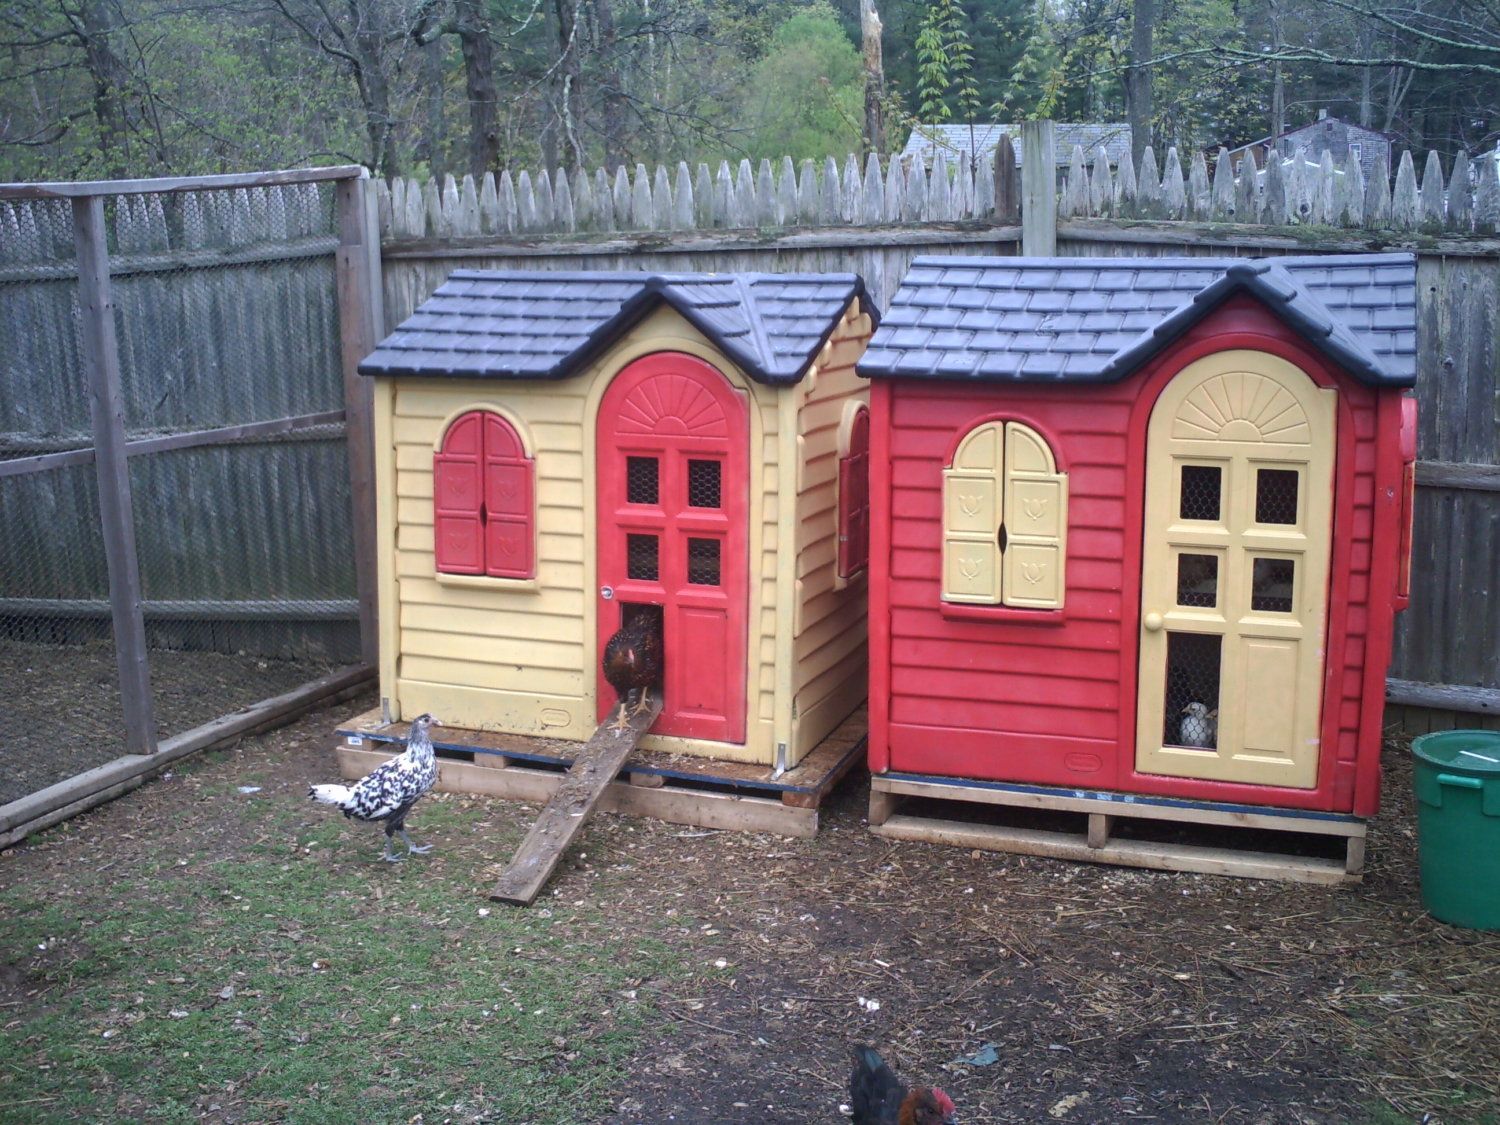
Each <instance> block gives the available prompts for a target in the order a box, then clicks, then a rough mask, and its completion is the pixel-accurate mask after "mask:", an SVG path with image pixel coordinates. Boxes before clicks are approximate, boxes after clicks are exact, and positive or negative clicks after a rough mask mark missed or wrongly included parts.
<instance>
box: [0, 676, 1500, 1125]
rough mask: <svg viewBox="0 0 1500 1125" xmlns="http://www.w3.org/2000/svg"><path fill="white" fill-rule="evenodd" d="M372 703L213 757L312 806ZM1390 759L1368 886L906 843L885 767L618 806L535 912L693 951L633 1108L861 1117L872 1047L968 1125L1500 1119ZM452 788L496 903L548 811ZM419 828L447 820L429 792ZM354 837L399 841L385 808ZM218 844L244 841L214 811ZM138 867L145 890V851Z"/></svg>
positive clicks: (1493, 1031)
mask: <svg viewBox="0 0 1500 1125" xmlns="http://www.w3.org/2000/svg"><path fill="white" fill-rule="evenodd" d="M367 705H368V704H367V703H366V702H364V701H359V700H357V701H355V702H354V703H351V704H346V705H344V707H343V708H341V709H340V710H339V712H338V713H337V714H335V713H332V712H326V711H325V712H322V713H320V714H315V715H313V716H310V717H308V718H307V719H304V720H302V721H301V722H299V723H298V724H296V725H295V726H293V727H291V728H287V729H286V730H284V731H280V732H275V733H273V734H270V735H266V736H263V737H261V738H259V739H255V740H252V741H251V742H249V743H247V744H246V745H245V746H243V747H242V748H241V749H239V750H238V751H236V752H233V753H216V754H213V755H209V756H208V757H207V758H206V759H205V760H204V761H203V762H202V763H201V764H199V765H196V766H194V767H192V768H193V769H194V771H195V774H196V775H197V776H200V777H203V778H206V779H207V780H208V781H210V782H214V781H217V782H219V783H228V782H231V781H232V780H233V778H234V777H235V776H236V775H237V774H240V773H242V772H243V770H244V768H245V763H246V761H247V760H253V761H254V763H255V765H256V768H257V770H259V771H260V772H262V773H263V774H264V775H265V776H268V777H274V778H275V779H276V780H275V781H274V782H272V783H268V790H269V794H268V795H271V796H274V797H275V799H277V800H285V801H287V802H302V801H304V799H305V797H304V795H305V793H306V786H307V784H308V783H309V782H311V781H320V780H328V779H329V778H330V777H331V776H332V775H333V765H332V756H331V754H330V753H329V752H328V746H329V740H327V739H323V738H321V737H320V734H321V732H324V731H327V730H329V729H331V727H332V726H333V724H334V722H335V720H336V719H339V718H343V717H345V716H347V715H352V714H355V713H357V712H358V711H360V710H362V709H363V708H364V707H365V706H367ZM1386 766H1387V775H1386V794H1387V799H1386V802H1385V808H1384V810H1383V811H1382V813H1381V815H1380V816H1379V818H1378V819H1377V820H1376V821H1375V823H1374V825H1373V828H1372V834H1371V839H1370V853H1369V864H1370V866H1369V874H1368V875H1367V877H1366V879H1365V882H1364V883H1363V884H1362V885H1360V886H1358V887H1351V888H1342V889H1328V888H1321V887H1310V886H1302V885H1296V884H1277V883H1268V882H1253V881H1248V880H1237V879H1227V878H1217V877H1210V876H1199V875H1181V874H1170V873H1156V872H1141V871H1133V870H1126V869H1120V868H1111V867H1101V866H1089V865H1079V864H1072V863H1066V862H1058V861H1050V860H1041V859H1029V858H1022V857H1017V856H1008V855H994V854H987V853H986V854H980V853H971V852H969V851H966V850H955V849H952V848H944V847H938V846H929V845H920V844H907V843H892V842H887V841H883V840H880V839H878V838H876V837H874V836H872V835H871V834H870V833H869V832H868V830H867V829H866V827H865V825H864V823H863V819H862V818H863V814H864V810H865V801H866V797H867V782H866V781H865V780H864V779H863V778H862V777H861V776H858V775H856V776H855V777H853V778H851V779H850V780H849V781H847V782H845V783H844V785H843V786H841V788H840V789H839V790H838V791H837V793H836V794H835V796H834V798H833V799H832V801H831V803H830V805H828V806H826V807H825V809H824V818H823V828H822V831H821V832H820V834H819V835H818V836H817V838H816V839H813V840H790V839H784V838H779V837H772V836H762V835H740V834H733V833H727V832H711V831H704V830H700V829H690V828H683V827H680V826H674V825H667V824H662V823H658V822H654V821H648V820H627V819H623V818H619V817H615V816H608V815H606V816H600V817H599V818H597V819H596V820H595V821H594V822H592V823H591V824H590V825H589V826H588V827H587V828H586V829H585V831H584V833H583V836H582V840H581V843H580V844H578V845H577V846H575V848H574V849H573V851H572V852H570V854H569V855H568V856H567V857H566V858H565V860H564V862H563V864H562V866H561V867H560V868H559V872H558V874H557V876H556V877H555V878H554V880H553V883H552V884H551V886H550V887H549V889H548V891H547V892H545V893H544V897H543V898H542V899H541V900H540V901H539V902H538V904H537V905H536V906H535V907H533V908H532V909H534V910H545V909H547V907H548V903H549V899H551V900H557V901H559V902H563V903H576V902H583V901H588V902H589V903H590V905H593V906H597V907H599V908H600V909H602V910H604V911H606V912H607V914H608V916H609V918H610V919H611V922H612V925H613V928H614V929H615V930H616V932H617V933H618V934H620V935H626V936H632V935H633V936H635V937H637V938H639V939H640V940H648V939H649V940H652V941H665V942H667V943H668V944H669V945H670V947H671V948H672V949H673V950H674V951H675V954H676V956H677V957H678V958H679V959H681V961H682V962H683V963H685V964H686V965H688V966H690V968H691V970H692V971H691V972H689V973H686V974H684V975H683V976H682V977H680V978H673V979H664V980H661V981H650V980H647V981H641V982H640V984H639V989H640V991H641V993H642V995H643V997H644V996H649V997H651V998H652V999H653V1000H654V1002H655V1012H656V1014H655V1016H653V1017H652V1018H653V1019H654V1020H655V1021H656V1026H655V1028H654V1033H648V1034H647V1035H646V1036H645V1037H644V1041H643V1046H642V1047H641V1048H640V1049H639V1051H638V1053H637V1055H636V1057H635V1058H634V1059H633V1060H632V1061H631V1062H630V1063H629V1065H628V1066H626V1067H624V1068H622V1069H621V1071H620V1073H619V1074H618V1076H617V1078H616V1080H615V1082H614V1084H613V1088H612V1091H611V1101H612V1103H613V1105H614V1106H615V1110H614V1112H613V1113H612V1114H611V1115H609V1116H608V1117H606V1118H604V1119H603V1120H604V1121H606V1122H609V1123H612V1125H626V1123H636V1122H691V1123H730V1122H757V1123H767V1125H768V1123H785V1125H797V1123H805V1122H818V1121H828V1122H834V1121H838V1120H841V1117H840V1112H839V1106H840V1103H841V1102H844V1101H847V1095H846V1089H847V1085H846V1084H847V1080H848V1072H849V1048H850V1044H851V1043H854V1042H869V1043H872V1044H874V1045H876V1046H877V1047H878V1048H879V1049H880V1050H881V1051H882V1052H883V1053H884V1054H885V1056H886V1058H887V1059H888V1060H889V1061H890V1062H891V1063H892V1065H893V1066H895V1067H896V1069H897V1070H898V1072H899V1073H901V1074H902V1075H903V1076H906V1077H908V1078H911V1079H920V1080H924V1081H928V1082H932V1083H934V1084H938V1085H941V1086H943V1087H944V1088H945V1089H946V1090H947V1091H948V1092H949V1094H950V1095H951V1096H952V1097H953V1099H954V1101H955V1102H956V1103H957V1105H958V1107H959V1111H960V1120H962V1121H963V1122H964V1123H965V1125H974V1123H978V1122H1051V1121H1067V1122H1116V1121H1127V1120H1129V1121H1134V1120H1140V1121H1166V1122H1175V1121H1183V1122H1255V1123H1273V1122H1277V1123H1279V1122H1397V1121H1411V1122H1419V1121H1428V1122H1431V1123H1438V1122H1460V1121H1472V1122H1481V1121H1495V1120H1500V1077H1497V1074H1500V1071H1497V1069H1496V1066H1495V1045H1496V1044H1497V1043H1500V934H1495V933H1491V934H1485V933H1478V932H1473V931H1464V930H1459V929H1455V928H1452V927H1449V926H1446V925H1443V924H1441V923H1438V922H1435V921H1433V920H1432V919H1431V918H1430V917H1428V916H1427V915H1426V914H1425V913H1424V912H1423V911H1422V909H1421V905H1420V901H1419V898H1418V891H1417V875H1416V862H1415V832H1414V824H1413V820H1412V803H1411V799H1410V771H1409V767H1408V764H1407V755H1406V752H1405V750H1404V748H1403V747H1400V746H1398V745H1394V744H1393V745H1392V746H1391V747H1389V748H1388V752H1387V756H1386ZM197 791H199V790H190V789H188V788H187V787H184V786H174V785H173V784H171V783H170V782H159V783H155V784H152V785H150V786H148V787H146V788H145V789H143V790H140V791H137V792H136V793H133V794H131V795H129V796H127V797H125V798H124V799H122V800H120V801H117V802H115V803H114V804H112V805H110V806H107V807H105V808H103V809H100V810H98V811H96V812H94V813H92V814H88V815H87V816H85V817H83V818H80V819H79V820H77V821H74V822H73V824H72V825H71V826H70V827H69V828H68V829H67V830H66V831H65V832H63V833H61V834H53V835H51V836H49V837H47V838H45V839H44V842H43V844H42V845H41V846H34V847H27V848H21V849H17V850H16V851H15V852H14V853H13V854H12V855H11V856H10V857H9V858H6V859H3V860H0V862H3V863H8V864H16V863H20V864H24V865H25V867H24V868H23V869H20V870H24V878H26V879H27V880H28V881H30V880H46V879H47V878H49V873H53V874H57V875H61V873H63V872H66V870H67V869H68V868H69V866H70V865H74V864H78V863H84V862H88V861H89V860H88V857H89V856H90V855H92V854H94V852H95V850H96V849H97V848H98V847H99V846H100V845H101V841H102V840H105V839H107V838H108V837H109V835H110V834H111V833H114V832H118V831H120V830H121V828H122V826H125V825H131V824H139V823H141V822H142V821H145V822H148V823H153V824H160V825H172V826H175V827H174V829H173V830H174V831H189V830H190V829H189V828H183V827H182V826H184V825H186V826H192V825H194V824H196V823H203V822H202V821H200V820H199V819H198V818H199V817H200V816H201V811H202V810H201V808H199V807H196V805H195V802H196V801H197V798H196V797H195V796H194V793H195V792H197ZM445 799H446V800H449V801H457V802H461V803H464V804H465V805H467V804H469V803H471V802H472V803H473V804H475V805H481V806H483V805H487V806H488V808H487V811H486V821H487V823H493V824H494V825H498V826H499V829H500V830H499V831H497V832H496V833H495V835H494V836H492V837H490V838H488V839H486V838H472V834H470V835H468V836H465V837H464V838H450V839H444V838H442V836H438V837H437V838H436V839H429V840H426V841H424V842H432V843H436V844H437V846H438V851H437V852H436V853H435V855H438V856H442V857H443V862H444V863H446V864H449V865H452V864H463V863H468V864H472V866H473V878H472V881H473V884H474V888H475V893H474V903H473V904H472V905H488V904H487V903H484V901H483V898H482V888H483V887H484V886H486V885H488V883H489V882H491V881H492V879H493V876H494V873H495V872H496V871H497V870H498V866H497V865H499V864H503V861H504V860H505V859H507V858H508V855H509V848H510V847H511V846H513V845H514V841H515V840H517V839H518V838H519V836H520V834H521V833H523V832H524V830H525V828H526V827H527V825H528V824H529V821H530V819H531V818H532V817H533V816H534V815H535V809H534V808H528V807H526V806H522V805H517V804H506V803H504V802H498V801H495V802H488V801H487V800H486V799H484V798H468V797H447V798H445ZM411 827H412V830H413V833H414V834H416V835H419V836H420V835H425V833H423V832H422V808H421V806H419V807H418V809H417V811H416V812H415V813H414V814H413V816H412V820H411ZM347 836H348V839H349V841H350V846H351V848H354V847H358V848H361V849H363V848H366V846H368V848H371V849H373V848H374V847H376V846H377V845H376V836H375V835H374V834H372V833H371V832H370V830H368V829H365V830H363V831H361V830H359V829H358V828H356V827H353V826H351V827H350V829H349V831H348V833H347ZM497 841H498V842H497ZM195 846H196V847H199V848H202V849H206V850H207V852H208V853H210V854H211V853H212V852H213V850H214V849H232V848H233V847H235V846H236V845H235V841H234V839H233V837H232V836H230V835H226V834H224V833H222V832H220V831H218V830H217V829H215V828H212V827H205V828H204V829H202V839H201V840H198V841H197V842H196V843H195ZM501 852H504V854H499V853H501ZM364 858H365V859H368V857H367V856H366V857H364ZM423 858H424V859H426V858H429V857H423ZM116 862H117V863H118V864H119V865H120V866H119V867H118V868H117V875H116V876H115V877H117V878H119V879H120V880H121V881H122V882H125V881H128V880H129V879H130V878H131V876H130V873H129V872H128V871H127V870H126V868H127V867H128V866H129V864H130V863H131V862H132V861H131V858H130V856H129V855H128V854H122V855H121V856H120V858H119V859H118V860H117V861H116ZM414 862H420V861H414ZM16 871H17V869H13V870H12V873H11V877H12V878H15V877H21V876H19V875H18V874H17V873H16ZM497 909H505V908H497ZM720 961H722V962H724V965H725V969H724V970H722V971H718V972H714V971H712V970H711V969H710V967H711V966H715V965H716V964H717V963H718V962H720ZM577 1019H578V1021H579V1023H580V1025H581V1026H586V1025H587V1024H588V1021H589V1019H590V1013H588V1012H579V1013H577ZM476 1049H484V1047H483V1045H482V1044H476ZM965 1060H970V1061H965Z"/></svg>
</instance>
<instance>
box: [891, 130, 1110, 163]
mask: <svg viewBox="0 0 1500 1125" xmlns="http://www.w3.org/2000/svg"><path fill="white" fill-rule="evenodd" d="M1053 128H1054V134H1053V135H1054V136H1055V137H1056V138H1057V166H1058V168H1060V169H1064V170H1066V168H1067V167H1068V162H1069V161H1070V160H1071V159H1072V157H1073V146H1074V145H1078V146H1079V147H1081V148H1082V149H1083V151H1084V155H1085V156H1086V157H1087V158H1088V159H1089V161H1090V162H1091V163H1092V161H1093V158H1094V150H1095V149H1096V148H1098V147H1099V146H1100V145H1103V146H1104V151H1105V152H1106V153H1107V154H1108V156H1109V164H1110V167H1111V168H1113V167H1115V166H1116V165H1117V164H1119V162H1120V160H1121V158H1122V157H1124V156H1125V154H1126V153H1128V152H1129V151H1130V126H1129V125H1127V124H1126V123H1125V122H1123V121H1106V122H1103V123H1101V124H1085V123H1069V122H1064V121H1060V122H1058V123H1057V124H1056V125H1055V126H1054V127H1053ZM1003 136H1009V137H1010V143H1011V144H1012V145H1013V146H1014V147H1015V150H1016V167H1018V168H1019V167H1021V165H1022V164H1023V163H1025V160H1026V154H1025V152H1024V151H1023V150H1022V145H1021V126H1020V124H1019V123H1017V124H1001V123H997V122H990V123H987V124H983V125H973V126H969V125H918V126H917V127H916V128H914V129H913V130H912V131H911V136H909V137H908V138H906V148H905V149H903V150H902V152H901V155H902V156H903V157H906V158H909V159H912V160H915V159H917V158H918V157H920V158H921V160H922V162H923V163H924V164H926V165H928V166H931V164H932V159H933V157H934V156H935V155H936V154H937V153H938V152H941V153H942V154H943V159H944V160H946V161H948V162H949V163H950V164H951V163H952V162H953V161H954V160H955V159H957V158H963V159H965V160H967V159H968V157H969V154H970V150H971V148H972V151H973V153H974V155H975V156H977V157H978V158H979V159H980V160H993V159H994V156H995V146H996V145H998V144H999V143H1000V138H1001V137H1003Z"/></svg>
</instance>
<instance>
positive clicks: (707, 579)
mask: <svg viewBox="0 0 1500 1125" xmlns="http://www.w3.org/2000/svg"><path fill="white" fill-rule="evenodd" d="M687 542H688V581H689V582H690V583H692V584H693V585H694V586H717V585H718V584H719V541H718V540H717V539H689V540H688V541H687Z"/></svg>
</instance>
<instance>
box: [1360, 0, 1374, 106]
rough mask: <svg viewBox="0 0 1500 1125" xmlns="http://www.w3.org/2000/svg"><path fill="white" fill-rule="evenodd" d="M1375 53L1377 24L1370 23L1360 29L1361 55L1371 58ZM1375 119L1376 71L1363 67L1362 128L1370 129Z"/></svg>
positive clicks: (1361, 91)
mask: <svg viewBox="0 0 1500 1125" xmlns="http://www.w3.org/2000/svg"><path fill="white" fill-rule="evenodd" d="M1374 51H1375V24H1374V23H1373V22H1370V21H1366V23H1365V24H1364V25H1363V26H1362V27H1361V28H1360V29H1359V53H1360V54H1361V55H1362V56H1364V57H1365V58H1369V57H1370V56H1371V55H1372V54H1373V53H1374ZM1374 119H1375V69H1374V68H1373V67H1368V66H1362V67H1360V68H1359V124H1360V127H1361V128H1364V129H1368V128H1370V122H1371V121H1373V120H1374Z"/></svg>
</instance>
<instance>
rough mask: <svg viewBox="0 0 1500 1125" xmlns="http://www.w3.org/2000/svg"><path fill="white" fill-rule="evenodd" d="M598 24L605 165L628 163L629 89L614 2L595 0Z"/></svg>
mask: <svg viewBox="0 0 1500 1125" xmlns="http://www.w3.org/2000/svg"><path fill="white" fill-rule="evenodd" d="M594 24H595V27H596V28H597V29H598V33H599V58H600V61H601V64H602V67H603V69H602V70H601V71H600V72H599V83H600V87H601V88H600V91H599V93H600V96H601V98H602V99H603V101H604V166H605V167H606V168H611V169H613V168H615V167H616V166H618V165H619V164H621V163H623V162H624V160H625V153H626V145H625V88H624V87H623V86H622V85H621V84H620V63H619V53H618V52H619V39H618V37H617V33H616V31H615V10H614V0H594Z"/></svg>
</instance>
